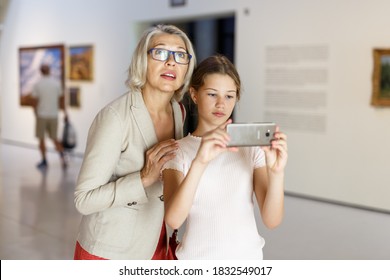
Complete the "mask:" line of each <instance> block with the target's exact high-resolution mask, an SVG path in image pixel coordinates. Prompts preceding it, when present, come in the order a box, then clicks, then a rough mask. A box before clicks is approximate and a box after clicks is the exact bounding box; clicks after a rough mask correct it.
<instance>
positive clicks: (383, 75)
mask: <svg viewBox="0 0 390 280" xmlns="http://www.w3.org/2000/svg"><path fill="white" fill-rule="evenodd" d="M372 84H373V92H372V98H371V104H372V105H373V106H390V49H374V72H373V81H372Z"/></svg>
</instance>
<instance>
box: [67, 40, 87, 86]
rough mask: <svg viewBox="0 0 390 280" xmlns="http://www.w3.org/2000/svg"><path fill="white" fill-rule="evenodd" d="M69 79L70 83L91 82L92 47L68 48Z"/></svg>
mask: <svg viewBox="0 0 390 280" xmlns="http://www.w3.org/2000/svg"><path fill="white" fill-rule="evenodd" d="M68 53H69V79H70V80H72V81H92V80H93V46H91V45H86V46H73V47H69V52H68Z"/></svg>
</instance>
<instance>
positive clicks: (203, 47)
mask: <svg viewBox="0 0 390 280" xmlns="http://www.w3.org/2000/svg"><path fill="white" fill-rule="evenodd" d="M166 23H167V24H173V25H176V26H177V27H179V28H180V29H182V30H183V31H184V32H186V33H187V35H188V37H189V38H190V40H191V41H192V44H193V46H194V49H195V55H196V58H197V61H198V63H199V62H200V61H202V60H203V59H205V58H206V57H208V56H211V55H214V54H223V55H225V56H226V57H228V58H229V59H230V60H231V61H232V62H233V63H234V39H235V38H234V30H235V17H234V15H229V16H221V17H217V18H215V17H214V18H206V19H194V20H191V21H170V22H166ZM155 24H158V23H155ZM182 103H183V104H184V106H185V108H186V112H187V113H186V119H185V121H184V129H183V131H184V136H186V135H187V134H188V133H191V132H193V131H194V130H195V128H196V125H197V117H198V113H197V108H196V105H195V104H194V102H193V101H192V100H191V97H190V96H189V94H188V93H186V94H185V95H184V97H183V99H182Z"/></svg>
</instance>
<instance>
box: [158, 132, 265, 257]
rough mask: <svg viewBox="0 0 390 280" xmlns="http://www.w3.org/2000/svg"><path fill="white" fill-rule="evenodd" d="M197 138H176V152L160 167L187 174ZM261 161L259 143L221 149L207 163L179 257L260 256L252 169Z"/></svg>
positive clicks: (196, 145)
mask: <svg viewBox="0 0 390 280" xmlns="http://www.w3.org/2000/svg"><path fill="white" fill-rule="evenodd" d="M200 142H201V138H199V137H195V136H192V135H188V136H187V137H185V138H183V139H181V140H179V141H178V143H179V150H178V151H177V156H176V157H175V159H173V160H171V161H169V162H168V163H166V164H165V166H164V169H168V168H170V169H175V170H178V171H180V172H182V173H183V174H184V175H186V174H187V172H188V170H189V168H190V165H191V162H192V160H193V159H194V158H195V155H196V153H197V151H198V149H199V146H200ZM264 165H265V156H264V151H263V150H262V149H261V148H259V147H245V148H239V151H238V152H225V153H222V154H220V155H219V156H218V157H217V158H215V159H214V160H212V161H211V162H210V163H209V164H208V166H207V168H206V170H205V171H204V173H203V176H202V178H201V180H200V182H199V185H198V188H197V191H196V194H195V198H194V202H193V205H192V208H191V210H190V213H189V215H188V217H187V224H186V231H185V233H184V236H183V240H182V242H181V244H180V245H179V247H178V249H177V251H176V255H177V257H178V259H188V260H196V259H206V260H211V259H262V258H263V252H262V248H263V246H264V243H265V241H264V239H263V238H262V237H261V236H260V235H259V233H258V231H257V226H256V220H255V216H254V204H253V170H254V169H255V168H258V167H261V166H264Z"/></svg>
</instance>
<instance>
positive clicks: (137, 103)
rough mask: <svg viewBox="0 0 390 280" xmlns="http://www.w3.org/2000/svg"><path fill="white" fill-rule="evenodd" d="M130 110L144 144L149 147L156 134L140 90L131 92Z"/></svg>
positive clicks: (154, 142) (154, 140)
mask: <svg viewBox="0 0 390 280" xmlns="http://www.w3.org/2000/svg"><path fill="white" fill-rule="evenodd" d="M131 111H132V112H133V116H134V120H135V122H136V123H137V126H138V130H139V131H140V133H141V135H142V137H143V139H144V141H145V144H146V146H147V147H148V148H151V147H152V146H153V145H155V144H156V143H157V135H156V132H155V131H154V126H153V121H152V118H151V117H150V115H149V112H148V109H147V108H146V105H145V102H144V99H143V98H142V94H141V93H140V92H135V93H133V94H132V105H131Z"/></svg>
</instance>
